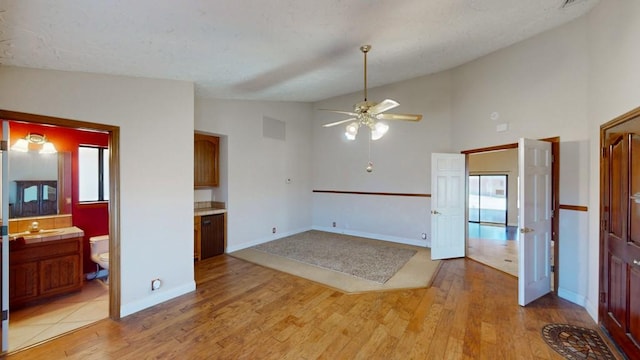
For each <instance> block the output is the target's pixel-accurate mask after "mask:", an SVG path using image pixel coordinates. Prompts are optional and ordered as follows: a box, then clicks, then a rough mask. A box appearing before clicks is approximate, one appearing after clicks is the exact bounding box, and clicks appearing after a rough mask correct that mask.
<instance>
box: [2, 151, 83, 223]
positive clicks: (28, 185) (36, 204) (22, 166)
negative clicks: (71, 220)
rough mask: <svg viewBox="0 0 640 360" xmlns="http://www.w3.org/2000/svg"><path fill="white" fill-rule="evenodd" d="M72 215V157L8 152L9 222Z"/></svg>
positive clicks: (57, 154) (64, 154) (69, 155)
mask: <svg viewBox="0 0 640 360" xmlns="http://www.w3.org/2000/svg"><path fill="white" fill-rule="evenodd" d="M70 213H71V153H69V152H58V153H56V154H40V153H38V152H34V151H29V152H17V151H10V152H9V218H18V217H27V216H41V215H56V214H70Z"/></svg>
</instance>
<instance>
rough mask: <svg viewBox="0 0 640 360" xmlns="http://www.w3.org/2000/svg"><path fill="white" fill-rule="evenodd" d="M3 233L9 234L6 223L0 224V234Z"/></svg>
mask: <svg viewBox="0 0 640 360" xmlns="http://www.w3.org/2000/svg"><path fill="white" fill-rule="evenodd" d="M5 235H9V226H8V225H2V226H0V236H5Z"/></svg>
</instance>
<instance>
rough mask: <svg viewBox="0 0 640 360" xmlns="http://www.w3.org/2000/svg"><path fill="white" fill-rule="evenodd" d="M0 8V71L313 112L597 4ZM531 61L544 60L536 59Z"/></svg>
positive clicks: (185, 2)
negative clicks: (172, 85)
mask: <svg viewBox="0 0 640 360" xmlns="http://www.w3.org/2000/svg"><path fill="white" fill-rule="evenodd" d="M566 1H567V0H535V1H532V0H395V1H392V0H389V1H387V0H264V1H259V0H225V1H223V0H213V1H202V0H180V1H174V0H134V1H128V0H110V1H98V0H94V1H87V0H26V1H25V0H4V1H1V2H0V64H2V65H11V66H23V67H32V68H42V69H56V70H68V71H83V72H94V73H105V74H116V75H128V76H140V77H151V78H163V79H176V80H188V81H193V82H194V83H195V84H196V94H197V96H199V97H215V98H227V99H256V100H287V101H317V100H322V99H326V98H329V97H333V96H337V95H342V94H346V93H351V92H354V91H359V90H361V89H362V86H363V84H362V60H363V59H362V53H360V50H359V47H360V46H361V45H363V44H371V45H372V47H373V48H372V50H371V52H370V53H369V55H368V72H369V74H368V75H369V76H368V78H369V86H370V87H372V86H378V85H384V84H389V83H393V82H397V81H401V80H406V79H410V78H414V77H418V76H422V75H427V74H430V73H435V72H438V71H442V70H446V69H450V68H453V67H456V66H458V65H461V64H463V63H466V62H468V61H471V60H474V59H476V58H478V57H481V56H483V55H486V54H488V53H491V52H493V51H495V50H498V49H500V48H503V47H506V46H509V45H511V44H514V43H516V42H518V41H521V40H524V39H526V38H528V37H531V36H533V35H536V34H538V33H540V32H543V31H545V30H548V29H550V28H553V27H556V26H559V25H561V24H564V23H566V22H569V21H571V20H573V19H575V18H577V17H580V16H582V15H584V14H585V13H587V12H588V11H589V10H590V9H591V8H592V7H593V6H594V5H595V4H596V3H597V1H598V0H568V1H569V2H571V4H570V5H568V6H563V4H564V3H565V2H566ZM540 56H544V54H541V55H540Z"/></svg>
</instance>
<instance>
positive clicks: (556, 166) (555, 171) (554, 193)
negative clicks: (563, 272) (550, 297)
mask: <svg viewBox="0 0 640 360" xmlns="http://www.w3.org/2000/svg"><path fill="white" fill-rule="evenodd" d="M538 140H542V141H548V142H550V143H551V154H552V156H553V166H552V169H551V204H552V206H553V219H552V221H551V234H552V236H553V240H554V247H553V289H552V290H553V292H554V293H556V294H557V293H558V282H559V281H558V279H559V274H560V267H559V266H558V249H559V248H560V211H559V210H560V137H559V136H555V137H549V138H544V139H538ZM517 148H518V143H517V142H516V143H511V144H503V145H496V146H488V147H484V148H476V149H470V150H463V151H460V153H461V154H464V155H465V162H466V164H467V168H466V175H467V179H468V177H469V166H468V164H469V155H472V154H479V153H485V152H491V151H498V150H509V149H517ZM467 196H468V194H467ZM468 208H469V204H468V202H467V214H466V215H465V216H466V217H468V216H469V215H468V212H469V209H468ZM467 222H469V219H468V218H467ZM465 239H467V245H468V241H469V230H468V227H466V226H465Z"/></svg>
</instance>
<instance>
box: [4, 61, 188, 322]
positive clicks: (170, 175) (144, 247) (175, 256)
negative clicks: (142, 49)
mask: <svg viewBox="0 0 640 360" xmlns="http://www.w3.org/2000/svg"><path fill="white" fill-rule="evenodd" d="M0 79H2V81H0V108H1V109H4V110H11V111H19V112H26V113H32V114H39V115H48V116H54V117H62V118H68V119H74V120H80V121H87V122H94V123H99V124H108V125H115V126H119V127H120V202H121V203H120V245H121V260H120V261H121V271H122V272H121V316H126V315H128V314H131V313H133V312H136V311H138V310H141V309H143V308H146V307H149V306H152V305H155V304H157V303H160V302H162V301H165V300H167V299H170V298H172V297H175V296H178V295H181V294H184V293H186V292H189V291H192V290H193V289H195V282H194V271H193V258H192V257H193V237H192V235H191V234H192V232H193V116H194V104H193V103H194V91H193V84H192V83H190V82H182V81H168V80H154V79H144V78H131V77H120V76H107V75H97V74H88V73H77V72H62V71H51V70H34V69H26V68H15V67H0ZM154 278H160V279H162V280H163V287H162V288H161V289H160V290H158V291H155V292H151V290H150V282H151V280H152V279H154Z"/></svg>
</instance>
